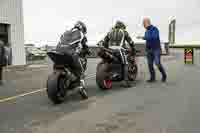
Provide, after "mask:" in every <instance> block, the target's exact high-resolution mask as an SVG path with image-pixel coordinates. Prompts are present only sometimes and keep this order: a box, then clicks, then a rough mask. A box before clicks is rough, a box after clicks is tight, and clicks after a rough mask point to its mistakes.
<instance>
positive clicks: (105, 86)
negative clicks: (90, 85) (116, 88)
mask: <svg viewBox="0 0 200 133" xmlns="http://www.w3.org/2000/svg"><path fill="white" fill-rule="evenodd" d="M108 67H109V66H108V64H104V63H103V62H100V63H99V64H98V65H97V72H96V83H97V86H98V87H99V88H100V89H101V90H109V89H112V80H111V79H110V73H109V71H108Z"/></svg>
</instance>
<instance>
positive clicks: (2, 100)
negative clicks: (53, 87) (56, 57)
mask: <svg viewBox="0 0 200 133" xmlns="http://www.w3.org/2000/svg"><path fill="white" fill-rule="evenodd" d="M94 77H95V74H93V75H89V77H86V80H87V79H91V78H94ZM45 90H46V88H43V89H38V90H35V91H31V92H27V93H23V94H19V95H16V96H11V97H8V98H3V99H0V103H4V102H8V101H12V100H15V99H18V98H21V97H25V96H28V95H32V94H35V93H39V92H43V91H45Z"/></svg>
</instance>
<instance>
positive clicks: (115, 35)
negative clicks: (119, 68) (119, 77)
mask: <svg viewBox="0 0 200 133" xmlns="http://www.w3.org/2000/svg"><path fill="white" fill-rule="evenodd" d="M126 42H127V43H128V44H129V46H130V48H131V49H132V51H133V52H134V53H133V54H135V46H134V42H133V40H132V39H131V37H130V35H129V33H128V32H127V31H126V30H125V29H123V28H113V29H112V30H111V32H109V33H108V34H107V35H106V36H105V38H104V39H103V41H102V45H103V46H104V47H105V48H109V47H110V46H122V47H125V43H126ZM120 53H121V54H120V56H121V61H122V62H121V63H122V64H123V67H124V69H123V75H124V80H128V71H127V63H128V62H127V59H126V57H125V53H124V51H122V50H121V51H120Z"/></svg>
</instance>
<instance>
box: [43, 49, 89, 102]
mask: <svg viewBox="0 0 200 133" xmlns="http://www.w3.org/2000/svg"><path fill="white" fill-rule="evenodd" d="M79 51H80V52H79V57H80V61H81V63H82V67H83V69H84V72H85V70H86V68H87V58H86V55H87V53H86V52H82V50H79ZM47 55H48V57H49V58H50V59H51V60H52V61H53V63H54V66H53V73H52V74H51V75H49V77H48V80H47V95H48V98H49V99H50V100H51V101H52V102H53V103H55V104H60V103H62V102H63V101H64V99H65V97H66V95H67V94H68V95H70V94H71V93H76V92H79V94H80V95H81V97H82V98H83V99H87V98H88V94H87V91H86V89H85V80H84V77H83V78H81V86H82V87H77V86H78V84H79V83H78V81H76V80H75V81H74V80H72V79H74V78H75V75H74V74H73V73H72V71H71V68H70V67H69V63H68V64H66V55H65V54H63V53H61V52H58V51H51V52H48V53H47ZM67 60H70V59H69V58H68V59H67Z"/></svg>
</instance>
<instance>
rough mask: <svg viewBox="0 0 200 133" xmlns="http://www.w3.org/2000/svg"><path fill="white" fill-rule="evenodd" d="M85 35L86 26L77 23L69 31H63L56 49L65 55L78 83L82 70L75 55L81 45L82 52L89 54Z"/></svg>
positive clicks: (77, 56) (77, 55)
mask: <svg viewBox="0 0 200 133" xmlns="http://www.w3.org/2000/svg"><path fill="white" fill-rule="evenodd" d="M86 33H87V27H86V25H85V24H84V23H83V22H81V21H78V22H77V23H76V24H75V25H74V27H73V28H72V29H71V30H68V31H65V33H64V34H63V35H62V36H61V38H60V41H59V43H58V45H57V48H56V51H59V52H61V53H64V54H66V55H67V57H68V59H67V60H68V62H70V63H68V65H70V68H71V69H72V72H73V73H74V75H75V76H76V78H77V79H76V81H77V82H80V83H81V81H80V80H81V78H82V76H83V75H84V69H83V66H82V63H81V61H80V56H79V53H77V49H78V48H79V47H80V44H81V47H82V48H81V49H82V51H84V52H86V53H87V54H89V48H88V46H87V37H86ZM69 57H70V58H69Z"/></svg>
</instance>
